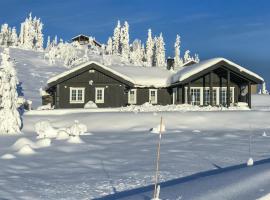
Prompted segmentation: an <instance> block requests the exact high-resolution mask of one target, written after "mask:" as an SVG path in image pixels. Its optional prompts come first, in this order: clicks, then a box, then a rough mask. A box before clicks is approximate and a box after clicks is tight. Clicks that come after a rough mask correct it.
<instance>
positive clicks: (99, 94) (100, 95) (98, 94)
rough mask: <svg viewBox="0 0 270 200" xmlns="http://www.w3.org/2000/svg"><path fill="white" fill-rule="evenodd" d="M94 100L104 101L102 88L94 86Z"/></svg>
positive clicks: (97, 101)
mask: <svg viewBox="0 0 270 200" xmlns="http://www.w3.org/2000/svg"><path fill="white" fill-rule="evenodd" d="M95 102H96V103H104V88H96V94H95Z"/></svg>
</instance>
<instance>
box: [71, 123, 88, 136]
mask: <svg viewBox="0 0 270 200" xmlns="http://www.w3.org/2000/svg"><path fill="white" fill-rule="evenodd" d="M86 131H87V126H86V125H85V124H81V123H79V121H77V120H75V123H74V124H73V125H72V126H71V127H70V135H82V134H84V133H85V132H86Z"/></svg>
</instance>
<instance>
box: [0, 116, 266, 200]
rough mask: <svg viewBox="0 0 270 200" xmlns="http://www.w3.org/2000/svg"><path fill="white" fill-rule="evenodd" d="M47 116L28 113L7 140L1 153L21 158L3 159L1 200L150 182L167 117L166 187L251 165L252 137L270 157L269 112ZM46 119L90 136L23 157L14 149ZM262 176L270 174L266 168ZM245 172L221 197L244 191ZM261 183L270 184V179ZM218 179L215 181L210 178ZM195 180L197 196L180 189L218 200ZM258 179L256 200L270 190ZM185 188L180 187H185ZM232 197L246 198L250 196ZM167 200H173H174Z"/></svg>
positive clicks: (95, 193)
mask: <svg viewBox="0 0 270 200" xmlns="http://www.w3.org/2000/svg"><path fill="white" fill-rule="evenodd" d="M40 112H42V111H40ZM52 112H53V111H52ZM46 113H47V114H42V115H41V114H37V115H36V114H35V112H32V113H31V112H30V113H28V114H27V113H26V114H25V116H24V128H23V135H18V136H13V137H11V136H3V137H2V138H1V141H0V155H4V154H12V155H14V156H16V158H14V159H1V160H0V162H1V166H2V170H1V172H0V176H1V177H2V179H1V181H0V198H6V199H93V198H98V197H102V196H106V195H109V194H113V193H116V192H121V191H124V190H128V189H134V188H141V187H143V186H147V185H150V184H152V183H153V176H154V166H155V156H156V144H157V139H158V135H157V134H154V133H151V132H150V129H151V128H154V127H157V126H158V124H159V121H160V116H161V115H162V116H163V118H164V123H165V125H166V132H165V133H164V136H163V138H162V144H161V167H160V169H161V181H169V180H173V179H178V178H182V177H186V176H189V175H192V174H195V173H198V172H203V171H208V170H220V169H221V168H224V167H228V166H235V165H238V164H241V163H244V164H245V165H246V161H247V159H248V158H249V152H248V149H249V136H250V135H251V134H252V135H253V137H252V138H253V139H252V152H251V156H252V157H253V159H254V160H255V161H257V160H261V159H266V158H269V157H270V145H269V142H270V138H269V137H264V136H262V135H263V132H264V131H266V133H267V134H270V131H269V130H270V125H269V122H268V119H269V117H270V112H269V111H264V112H262V111H227V112H158V113H151V112H146V113H137V112H111V113H108V112H101V113H95V112H92V113H90V112H84V113H80V112H77V113H74V112H73V113H70V114H61V113H60V114H58V115H55V114H54V115H49V114H48V113H49V111H47V112H46ZM258 119H260V121H258ZM40 120H49V121H50V122H51V124H52V126H53V127H54V128H63V127H70V126H71V124H73V123H74V120H79V121H80V123H84V124H87V128H88V132H91V133H92V135H82V136H80V138H81V139H82V141H83V143H81V144H76V143H69V142H68V141H67V140H56V139H52V142H51V146H48V147H44V148H33V150H34V151H35V153H34V154H32V155H20V154H18V153H17V151H16V150H15V149H14V148H13V144H14V143H15V141H17V139H18V138H21V137H24V138H28V139H29V140H31V141H33V142H34V143H36V142H37V139H36V136H37V135H36V133H34V124H35V123H36V122H37V121H40ZM195 122H196V123H195ZM256 169H257V168H255V169H254V174H256V173H258V176H259V174H260V173H261V168H259V169H258V171H256ZM263 170H265V171H266V172H267V170H268V169H267V167H266V168H265V169H263ZM233 173H234V172H233ZM235 173H236V172H235ZM240 174H243V176H240V175H239V176H238V179H237V180H238V182H240V183H238V182H235V181H231V179H229V178H226V176H223V177H222V175H219V176H220V177H219V179H218V180H219V181H220V184H222V185H224V186H225V185H227V186H228V190H226V191H228V192H226V193H224V194H222V195H225V196H222V197H224V198H220V199H226V197H230V196H226V194H227V195H230V194H231V193H230V192H231V190H230V188H234V187H233V185H232V184H240V185H241V181H240V180H241V178H243V180H244V178H246V175H245V174H246V172H243V173H242V172H241V173H240ZM261 176H262V175H261ZM232 177H235V175H232ZM263 177H265V178H266V179H267V180H268V178H267V177H268V176H263ZM212 179H215V177H213V178H210V179H209V180H212ZM195 180H196V181H195ZM195 180H194V182H191V183H187V184H190V185H189V187H191V186H192V185H193V184H195V185H196V184H197V186H196V187H195V188H194V190H191V191H189V190H187V189H186V188H185V186H183V187H184V188H185V189H184V190H179V191H185V193H183V195H187V197H192V198H193V199H197V197H199V196H196V195H191V192H194V191H196V188H197V189H198V190H197V193H194V194H201V190H199V188H200V187H202V186H204V188H205V190H206V191H208V192H207V193H205V194H204V195H206V194H209V195H210V197H211V195H213V194H212V193H213V192H212V193H211V191H212V190H213V184H205V183H209V182H208V181H206V182H203V181H202V182H200V181H198V180H199V179H198V180H197V179H195ZM257 181H258V183H259V182H260V181H261V179H258V180H257V179H254V180H253V182H254V190H250V191H252V193H254V192H255V193H254V194H255V196H256V197H260V196H263V195H266V194H267V192H268V193H269V192H270V187H268V185H267V184H266V185H265V184H262V186H261V187H262V189H263V190H257V189H256V188H258V187H257V186H256V187H255V185H256V184H257ZM268 182H269V181H268ZM199 183H201V184H202V185H201V186H200V185H198V184H199ZM208 186H209V187H208ZM175 187H178V186H175ZM179 187H182V184H181V183H180V185H179ZM219 188H220V187H217V191H218V190H219ZM251 188H253V187H251ZM220 190H221V189H220ZM169 191H170V189H169ZM234 192H235V194H236V196H237V195H240V196H241V194H242V193H243V192H248V191H246V190H239V193H237V190H236V191H235V190H234ZM138 193H139V192H138ZM240 193H241V194H240ZM168 194H174V193H173V192H170V193H166V192H165V190H163V188H162V187H161V197H162V195H165V196H166V195H168ZM181 195H182V194H181ZM206 197H208V196H207V195H206V196H205V198H204V199H207V198H206ZM126 198H127V199H129V198H128V197H126ZM192 198H184V199H192ZM135 199H136V198H135ZM146 199H147V198H146ZM166 199H175V198H174V196H173V197H172V196H168V198H167V197H166ZM230 199H238V198H230ZM245 199H248V198H245Z"/></svg>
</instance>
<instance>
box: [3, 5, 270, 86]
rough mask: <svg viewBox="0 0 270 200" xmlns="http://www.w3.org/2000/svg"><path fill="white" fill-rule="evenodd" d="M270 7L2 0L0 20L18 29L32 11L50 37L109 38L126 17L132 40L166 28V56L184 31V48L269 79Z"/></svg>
mask: <svg viewBox="0 0 270 200" xmlns="http://www.w3.org/2000/svg"><path fill="white" fill-rule="evenodd" d="M269 10H270V1H269V0H136V1H135V0H72V1H71V0H1V1H0V23H1V24H2V23H4V22H7V23H8V24H10V25H12V26H16V27H17V28H18V27H19V25H20V22H22V21H23V20H24V18H25V17H26V16H27V14H28V13H29V12H30V11H31V12H33V15H34V16H38V17H41V19H42V21H43V23H44V24H45V27H44V32H45V35H46V36H47V35H56V34H57V35H58V36H59V37H62V38H63V39H64V40H69V39H70V38H71V37H72V36H74V35H76V34H79V33H84V34H89V35H93V36H94V37H96V39H97V40H100V41H101V42H106V41H107V38H108V36H110V35H111V34H112V31H113V28H114V26H115V24H116V21H117V20H118V19H120V20H121V21H124V20H127V21H128V22H129V24H130V36H131V40H133V39H135V38H140V39H142V40H143V41H145V39H146V35H147V29H148V28H152V31H153V33H154V34H157V35H158V34H159V33H160V32H162V33H163V35H164V38H165V42H166V49H167V56H172V54H173V43H174V40H175V36H176V34H180V35H181V37H182V47H183V49H187V48H188V49H190V50H191V51H192V53H196V52H198V53H199V55H200V57H201V59H206V58H211V57H216V56H222V57H226V58H228V59H231V60H233V61H235V62H237V63H239V64H241V65H243V66H246V67H248V68H249V69H252V70H253V71H255V72H257V73H259V74H261V75H263V76H264V77H265V79H266V80H268V82H270V12H269ZM268 85H269V84H268Z"/></svg>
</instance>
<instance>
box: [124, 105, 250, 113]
mask: <svg viewBox="0 0 270 200" xmlns="http://www.w3.org/2000/svg"><path fill="white" fill-rule="evenodd" d="M222 110H225V111H226V110H250V109H249V108H248V105H247V104H246V103H240V104H237V105H236V106H233V107H229V108H227V107H215V106H194V105H190V104H179V105H166V106H162V105H152V104H149V103H145V104H143V105H130V106H127V107H122V108H120V111H121V112H167V111H183V112H186V111H222Z"/></svg>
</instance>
